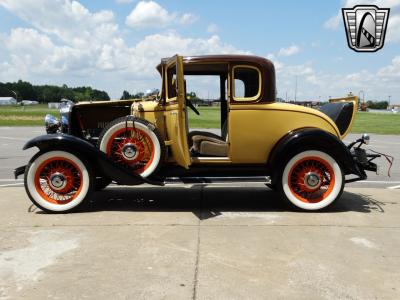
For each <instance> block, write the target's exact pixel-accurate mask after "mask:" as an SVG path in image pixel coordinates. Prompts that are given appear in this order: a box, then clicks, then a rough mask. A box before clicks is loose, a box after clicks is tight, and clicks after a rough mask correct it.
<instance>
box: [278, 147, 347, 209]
mask: <svg viewBox="0 0 400 300" xmlns="http://www.w3.org/2000/svg"><path fill="white" fill-rule="evenodd" d="M281 174H282V177H281V178H282V181H281V183H280V184H279V189H280V192H281V194H282V196H283V198H284V199H285V200H286V201H287V202H288V203H290V204H291V205H294V206H295V207H297V208H300V209H303V210H319V209H323V208H326V207H328V206H329V205H331V204H332V203H333V202H334V201H336V200H337V199H338V198H340V196H341V194H342V192H343V187H344V175H343V172H342V170H341V168H340V165H339V164H338V162H337V161H336V160H335V159H334V158H333V157H331V156H330V155H329V154H327V153H325V152H321V151H316V150H307V151H303V152H300V153H298V154H296V155H295V156H293V157H292V158H291V159H289V160H288V161H287V163H286V164H285V166H284V168H283V170H282V173H281Z"/></svg>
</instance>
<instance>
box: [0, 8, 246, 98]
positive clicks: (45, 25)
mask: <svg viewBox="0 0 400 300" xmlns="http://www.w3.org/2000/svg"><path fill="white" fill-rule="evenodd" d="M38 1H39V2H40V5H38V4H37V3H36V4H35V5H34V4H32V3H31V1H30V0H20V1H11V0H10V1H7V0H0V5H2V6H3V7H5V8H6V9H8V10H9V11H11V12H13V13H14V14H16V15H17V16H19V17H20V18H22V19H23V20H25V21H26V22H27V23H28V24H30V25H31V26H32V28H14V29H12V30H11V31H10V32H9V33H7V34H1V36H0V38H1V41H2V44H3V45H6V47H2V49H1V51H2V52H1V53H2V54H3V53H5V54H6V55H1V56H0V81H12V80H18V79H20V78H21V79H25V80H30V81H32V82H34V83H52V84H62V83H66V84H68V85H92V86H94V87H97V88H101V89H105V90H107V91H109V92H110V95H111V96H113V97H119V96H120V93H121V91H122V90H123V89H128V90H130V91H135V90H136V91H140V90H144V89H146V88H149V87H158V86H159V75H158V74H157V71H156V70H155V66H156V65H157V64H158V63H159V62H160V59H161V58H162V57H168V56H171V55H174V54H176V53H179V54H182V55H194V54H198V55H201V54H218V53H247V54H248V52H246V51H242V50H239V49H237V48H235V47H233V46H232V45H229V44H226V43H224V42H223V41H221V39H220V37H219V36H217V35H213V36H211V37H210V38H207V39H203V38H191V37H183V36H180V35H178V34H177V33H175V32H169V33H159V34H153V35H148V36H146V37H144V38H143V39H142V40H140V41H139V42H137V43H136V44H134V45H127V44H126V43H125V41H124V39H123V35H122V33H121V31H120V29H119V28H118V25H117V24H116V23H115V22H114V17H113V13H112V12H110V11H100V12H90V11H89V10H88V9H87V8H85V7H84V6H82V5H81V4H80V3H78V2H76V1H71V0H38ZM43 7H47V8H50V9H49V11H48V10H47V9H46V10H42V9H41V8H43ZM67 20H68V21H67ZM187 20H188V17H185V18H183V19H180V21H181V22H182V21H183V22H187ZM155 45H157V46H156V47H155Z"/></svg>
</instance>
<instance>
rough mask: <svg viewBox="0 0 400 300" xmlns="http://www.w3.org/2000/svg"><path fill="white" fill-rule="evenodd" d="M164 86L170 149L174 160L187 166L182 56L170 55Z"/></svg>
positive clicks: (187, 149)
mask: <svg viewBox="0 0 400 300" xmlns="http://www.w3.org/2000/svg"><path fill="white" fill-rule="evenodd" d="M164 80H165V87H166V93H165V97H166V106H165V107H166V115H165V119H166V127H167V134H168V139H169V141H170V149H171V151H172V155H173V158H174V160H175V162H176V163H177V164H178V165H180V166H182V167H184V168H188V167H189V165H190V162H191V161H190V155H189V146H188V140H187V134H188V132H187V131H188V129H187V112H186V102H185V101H186V97H185V86H184V72H183V59H182V56H178V55H176V56H174V57H172V58H171V59H170V60H169V61H168V62H167V65H166V68H165V70H164Z"/></svg>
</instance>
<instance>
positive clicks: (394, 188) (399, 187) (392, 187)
mask: <svg viewBox="0 0 400 300" xmlns="http://www.w3.org/2000/svg"><path fill="white" fill-rule="evenodd" d="M388 189H389V190H397V189H400V185H394V186H389V187H388Z"/></svg>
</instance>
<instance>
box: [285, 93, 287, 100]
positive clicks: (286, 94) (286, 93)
mask: <svg viewBox="0 0 400 300" xmlns="http://www.w3.org/2000/svg"><path fill="white" fill-rule="evenodd" d="M285 102H287V91H286V100H285Z"/></svg>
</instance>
